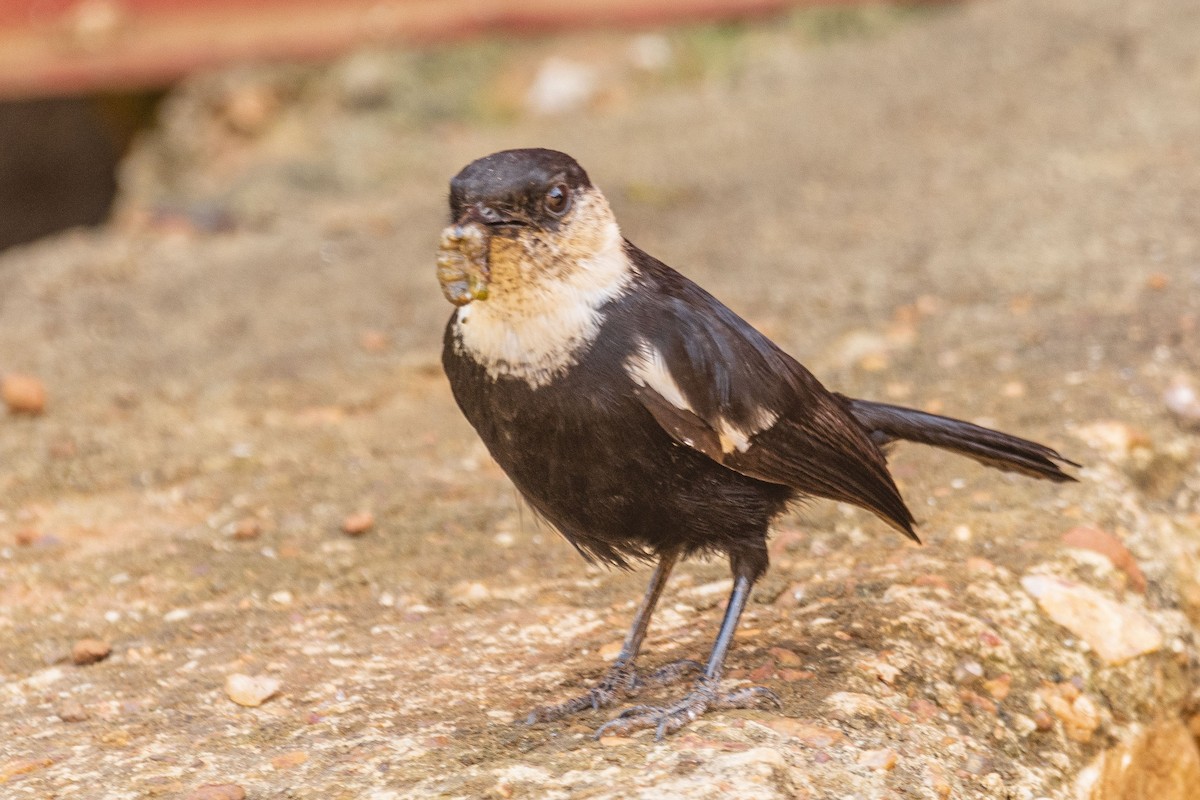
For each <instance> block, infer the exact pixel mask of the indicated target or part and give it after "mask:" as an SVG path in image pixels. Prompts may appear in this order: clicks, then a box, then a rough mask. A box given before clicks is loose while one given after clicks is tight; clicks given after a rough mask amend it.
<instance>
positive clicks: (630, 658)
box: [525, 552, 700, 725]
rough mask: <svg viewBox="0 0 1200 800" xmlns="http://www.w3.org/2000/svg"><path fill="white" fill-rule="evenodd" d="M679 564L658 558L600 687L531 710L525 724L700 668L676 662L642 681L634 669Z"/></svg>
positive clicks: (674, 555) (673, 558) (672, 556)
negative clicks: (668, 581) (660, 603)
mask: <svg viewBox="0 0 1200 800" xmlns="http://www.w3.org/2000/svg"><path fill="white" fill-rule="evenodd" d="M678 561H679V553H678V552H670V553H664V554H663V555H662V556H660V557H659V559H658V564H657V565H656V566H655V568H654V574H653V575H652V576H651V577H650V585H649V586H648V587H646V594H645V595H644V596H643V597H642V603H641V605H640V606H638V610H637V613H636V614H634V617H633V625H632V627H630V629H629V633H628V634H626V636H625V644H624V645H622V647H621V652H620V653H618V654H617V660H616V661H615V662H613V665H612V666H611V667H610V668H609V670H608V673H607V674H606V675H605V676H604V678H602V679H601V681H600V683H598V684H596V685H595V686H594V687H592V688H591V689H589V690H588V691H587V692H585V693H584V694H582V695H579V696H578V697H572V698H571V699H570V700H567V701H566V702H564V703H559V704H558V705H553V706H542V707H541V708H536V709H534V710H533V711H531V712H530V713H529V716H528V717H527V718H526V720H525V721H526V722H527V723H528V724H530V725H532V724H534V723H536V722H550V721H552V720H556V719H562V718H563V717H566V716H569V715H571V714H575V713H578V712H580V711H584V710H587V709H589V708H590V709H600V708H603V707H604V706H609V705H612V704H613V703H614V702H616V700H617V699H618V698H619V697H622V696H624V695H628V694H631V693H633V692H635V691H636V690H637V689H638V688H640V687H641V686H642V685H643V684H644V683H647V682H652V683H669V682H671V681H672V680H674V679H676V678H679V677H680V676H681V675H683V674H685V673H686V672H688V671H690V670H691V669H698V668H699V666H700V665H699V664H697V663H696V662H694V661H677V662H674V663H672V664H668V665H667V666H665V667H663V668H662V669H660V670H658V671H657V672H654V673H652V674H650V675H647V676H645V677H641V676H639V675H638V673H637V670H636V669H634V661H635V660H636V659H637V656H638V653H639V652H640V651H641V649H642V642H643V641H645V639H646V631H647V630H648V629H649V628H650V617H651V616H653V614H654V607H655V606H657V605H658V599H659V598H660V597H661V596H662V593H663V588H664V587H665V586H666V585H667V578H669V577H670V575H671V570H672V569H674V568H675V564H676V563H677V562H678Z"/></svg>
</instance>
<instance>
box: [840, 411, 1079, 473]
mask: <svg viewBox="0 0 1200 800" xmlns="http://www.w3.org/2000/svg"><path fill="white" fill-rule="evenodd" d="M843 400H845V402H846V403H847V405H848V406H849V409H850V413H851V414H853V415H854V418H855V419H856V420H858V421H859V422H860V423H862V425H863V426H864V427H865V428H866V429H867V430H868V431H870V433H871V438H872V439H874V440H875V443H876V444H878V445H880V446H882V445H885V444H888V443H889V442H894V441H896V440H898V439H902V440H904V441H908V442H918V443H920V444H928V445H932V446H934V447H940V448H942V449H943V450H951V451H953V452H955V453H959V454H961V455H964V456H967V457H968V458H973V459H975V460H976V461H978V462H979V463H981V464H986V465H987V466H989V467H994V468H996V469H1001V470H1004V471H1005V472H1019V473H1021V474H1022V475H1028V476H1029V477H1031V478H1045V479H1046V480H1051V481H1055V482H1057V483H1062V482H1063V481H1073V480H1075V478H1073V477H1071V476H1070V475H1068V474H1067V473H1065V472H1063V471H1062V470H1061V469H1060V468H1059V466H1058V464H1056V463H1055V462H1056V461H1057V462H1059V463H1062V464H1069V465H1070V466H1072V467H1078V466H1079V465H1078V464H1076V463H1075V462H1074V461H1070V460H1069V459H1066V458H1063V457H1062V456H1061V455H1059V454H1058V453H1057V452H1056V451H1054V450H1051V449H1050V448H1049V447H1046V446H1045V445H1041V444H1038V443H1037V442H1031V441H1029V440H1028V439H1021V438H1019V437H1017V436H1010V435H1009V434H1007V433H1001V432H1000V431H994V430H991V429H990V428H984V427H982V426H979V425H972V424H971V423H969V422H963V421H962V420H957V419H950V418H949V417H939V416H938V415H937V414H926V413H925V412H924V411H917V410H916V409H912V408H904V407H903V406H893V405H888V404H887V403H873V402H871V401H869V400H855V399H854V398H851V397H843Z"/></svg>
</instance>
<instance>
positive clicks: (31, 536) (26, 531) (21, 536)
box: [13, 528, 42, 547]
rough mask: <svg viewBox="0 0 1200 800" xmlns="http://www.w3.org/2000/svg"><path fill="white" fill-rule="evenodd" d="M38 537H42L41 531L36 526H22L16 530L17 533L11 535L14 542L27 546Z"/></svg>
mask: <svg viewBox="0 0 1200 800" xmlns="http://www.w3.org/2000/svg"><path fill="white" fill-rule="evenodd" d="M40 538H42V532H41V531H39V530H38V529H37V528H22V529H21V530H19V531H17V535H16V536H14V537H13V539H14V540H15V541H16V543H17V544H18V545H20V546H21V547H28V546H29V545H31V544H33V543H34V542H36V541H37V540H38V539H40Z"/></svg>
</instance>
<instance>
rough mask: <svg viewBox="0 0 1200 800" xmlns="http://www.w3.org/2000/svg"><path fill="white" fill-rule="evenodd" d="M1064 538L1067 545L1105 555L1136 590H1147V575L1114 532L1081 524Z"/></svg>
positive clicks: (1064, 535)
mask: <svg viewBox="0 0 1200 800" xmlns="http://www.w3.org/2000/svg"><path fill="white" fill-rule="evenodd" d="M1062 540H1063V544H1065V545H1066V546H1067V547H1076V548H1079V549H1081V550H1091V551H1092V552H1094V553H1099V554H1100V555H1102V556H1104V557H1105V558H1106V559H1108V560H1109V562H1110V563H1111V564H1112V565H1113V566H1114V567H1116V568H1117V569H1119V570H1121V571H1122V572H1124V573H1125V575H1126V576H1128V578H1129V585H1130V586H1131V587H1132V588H1133V589H1134V590H1135V591H1137V592H1145V591H1146V576H1145V575H1143V574H1142V569H1141V567H1139V566H1138V563H1137V560H1136V559H1135V558H1134V557H1133V553H1130V552H1129V549H1128V548H1127V547H1125V544H1124V543H1123V542H1122V541H1121V540H1120V539H1118V538H1117V537H1116V536H1114V535H1113V534H1111V533H1109V532H1108V531H1103V530H1100V529H1099V528H1092V527H1089V526H1087V525H1079V526H1076V527H1074V528H1071V530H1069V531H1067V532H1066V533H1064V534H1063V535H1062Z"/></svg>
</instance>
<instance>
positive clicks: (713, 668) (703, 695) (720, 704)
mask: <svg viewBox="0 0 1200 800" xmlns="http://www.w3.org/2000/svg"><path fill="white" fill-rule="evenodd" d="M753 585H754V581H753V580H752V579H751V578H748V577H746V576H745V575H739V576H737V577H735V578H734V581H733V591H732V592H731V593H730V595H729V603H728V605H726V606H725V618H724V619H722V620H721V630H720V631H719V632H718V633H717V640H716V642H714V643H713V649H712V653H711V654H710V655H709V657H708V664H707V665H706V666H705V667H704V674H703V675H701V676H700V677H699V678H697V679H696V683H695V684H694V685H693V687H692V691H690V692H689V693H688V694H687V696H686V697H684V698H683V699H682V700H680V701H679V702H678V703H675V704H674V705H671V706H666V707H657V706H634V707H633V708H628V709H626V710H625V711H623V712H621V715H620V716H618V717H617V718H616V719H614V720H612V721H611V722H609V723H608V724H606V725H604V726H602V727H601V728H600V729H599V730H598V731H596V736H597V738H599V737H600V736H607V735H617V736H620V735H623V734H627V733H632V732H633V731H637V730H642V729H644V728H654V729H655V730H656V731H657V735H656V738H658V739H662V738H663V737H664V736H665V735H667V734H668V733H674V732H675V731H677V730H679V729H680V728H682V727H683V726H684V725H687V724H688V723H689V722H692V721H693V720H695V719H698V718H699V717H700V716H702V715H703V714H704V713H705V712H706V711H708V710H709V709H721V708H752V707H753V706H756V705H758V704H759V703H762V702H766V703H768V704H771V705H774V706H776V707H777V708H778V707H782V705H783V704H782V702H781V701H780V700H779V696H778V695H777V694H775V692H773V691H771V690H770V689H768V688H766V687H765V686H747V687H744V688H741V689H735V690H734V691H732V692H721V691H720V683H721V673H722V672H723V671H724V668H725V655H726V654H727V653H728V652H729V646H730V645H731V644H732V643H733V634H734V632H735V631H736V630H737V625H738V620H739V619H741V616H742V610H743V609H744V608H745V607H746V600H747V599H748V598H749V597H750V588H751V587H752V586H753Z"/></svg>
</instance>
